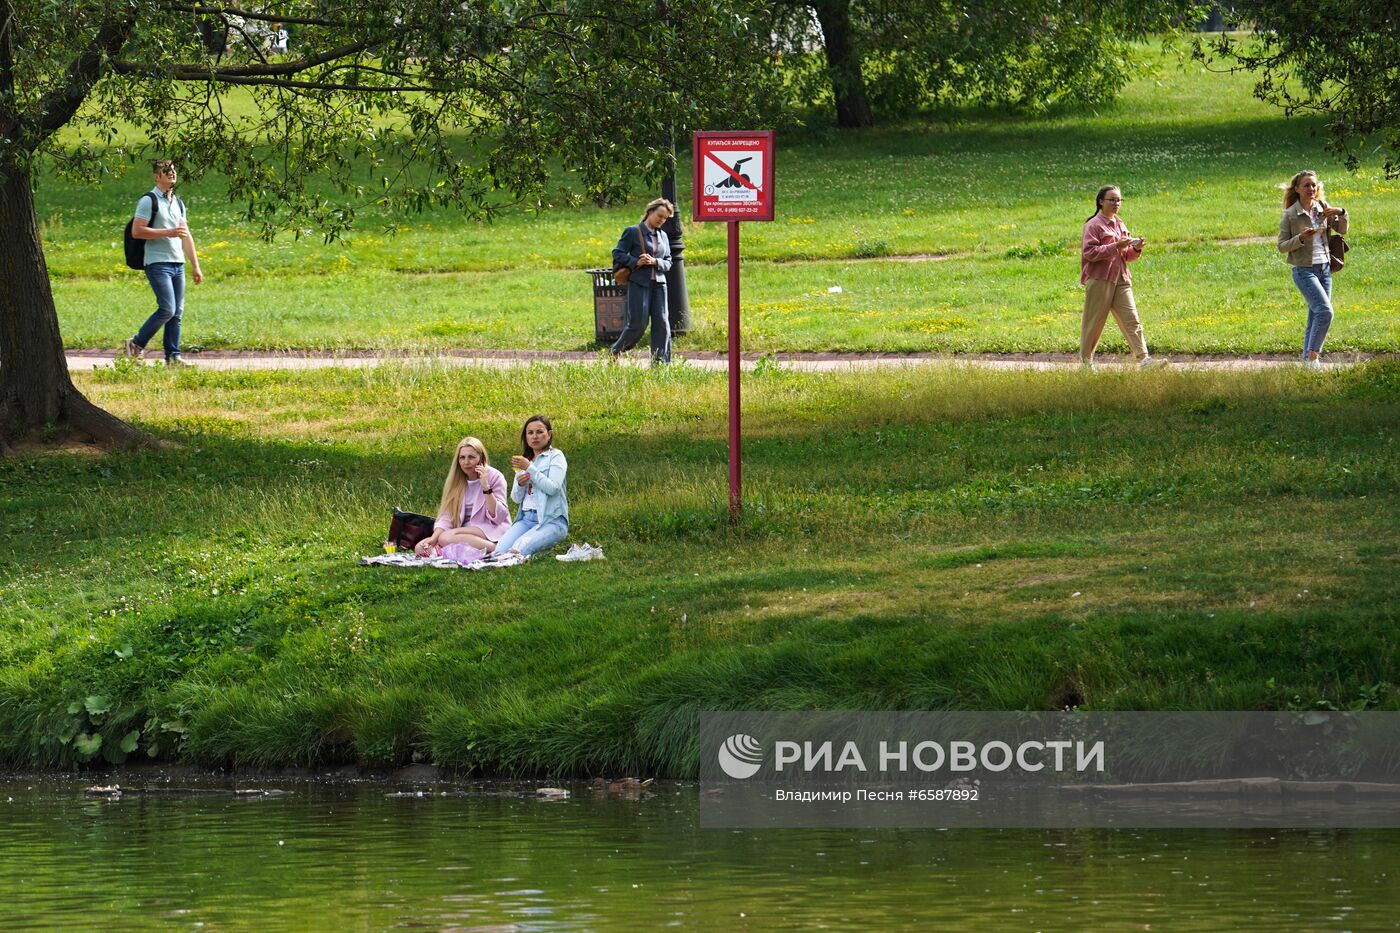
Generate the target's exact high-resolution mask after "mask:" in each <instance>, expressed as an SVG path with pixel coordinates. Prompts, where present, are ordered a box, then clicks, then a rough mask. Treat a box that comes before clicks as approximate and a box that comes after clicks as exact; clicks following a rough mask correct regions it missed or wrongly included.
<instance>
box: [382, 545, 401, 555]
mask: <svg viewBox="0 0 1400 933" xmlns="http://www.w3.org/2000/svg"><path fill="white" fill-rule="evenodd" d="M398 552H399V546H398V545H397V544H385V545H384V553H385V554H397V553H398Z"/></svg>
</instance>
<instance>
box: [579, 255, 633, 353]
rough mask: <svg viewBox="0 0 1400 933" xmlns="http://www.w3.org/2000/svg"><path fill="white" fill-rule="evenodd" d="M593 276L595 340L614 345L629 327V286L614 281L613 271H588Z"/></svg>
mask: <svg viewBox="0 0 1400 933" xmlns="http://www.w3.org/2000/svg"><path fill="white" fill-rule="evenodd" d="M586 271H587V272H588V274H589V275H591V276H593V339H594V340H597V341H598V342H599V343H612V342H613V341H614V340H616V339H617V338H618V337H621V336H622V331H623V329H624V328H625V327H626V326H627V286H626V285H619V284H617V283H616V282H614V281H613V273H612V270H611V269H588V270H586Z"/></svg>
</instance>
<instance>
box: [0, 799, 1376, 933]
mask: <svg viewBox="0 0 1400 933" xmlns="http://www.w3.org/2000/svg"><path fill="white" fill-rule="evenodd" d="M91 783H92V781H91V780H90V779H87V780H79V779H57V778H41V779H28V780H18V781H14V780H8V781H6V780H0V892H4V897H3V900H0V927H3V928H4V929H16V928H37V929H49V928H55V927H66V928H95V927H104V926H105V927H111V928H120V929H136V928H143V927H150V928H155V927H162V928H171V927H174V928H188V929H195V928H201V927H202V928H204V929H217V930H257V931H276V930H331V929H334V930H337V931H342V930H344V931H354V930H384V929H398V928H403V929H425V930H518V931H553V930H617V929H639V928H646V929H650V928H657V927H662V928H676V929H704V930H713V929H715V928H722V929H738V930H772V929H793V930H807V929H881V930H894V929H930V928H941V929H997V930H1071V929H1086V928H1094V929H1121V930H1134V929H1138V930H1141V929H1171V930H1188V931H1190V930H1219V929H1224V928H1258V929H1290V930H1298V929H1309V930H1348V929H1381V928H1387V929H1388V928H1391V927H1392V926H1393V925H1394V924H1395V923H1396V920H1395V911H1394V905H1395V904H1396V903H1400V832H1389V831H1379V830H1365V831H1363V830H1346V831H1340V830H1339V831H1331V832H1323V831H1290V832H1273V831H1265V830H1235V831H1210V832H1207V831H1167V830H1158V831H1150V832H1132V831H1108V830H1037V831H1015V830H971V829H961V830H949V831H929V830H920V831H912V830H911V831H898V830H881V831H864V832H860V831H855V832H852V831H849V830H781V831H777V830H772V831H753V830H733V831H729V830H704V831H702V830H700V829H699V828H698V825H697V824H698V819H697V807H698V806H699V802H698V798H697V794H696V792H695V789H694V787H693V786H686V785H658V786H655V787H654V788H653V789H652V790H653V793H651V794H650V795H649V796H647V797H646V798H644V799H640V800H638V799H620V798H618V797H617V796H615V795H608V796H603V797H595V796H594V795H593V794H592V793H591V792H590V790H589V788H587V787H577V788H575V795H574V796H573V797H572V798H570V799H567V800H543V799H537V798H536V797H535V796H533V794H528V793H527V794H516V793H513V792H507V789H504V788H502V787H501V786H498V785H487V786H483V787H481V788H479V789H478V792H473V793H468V794H462V793H459V792H457V791H454V792H453V793H452V794H451V795H448V796H441V795H437V794H436V793H434V794H429V795H426V796H421V797H419V796H408V797H404V796H388V794H389V793H390V792H391V791H392V790H394V788H389V787H386V786H384V785H381V784H349V783H340V784H329V785H327V784H320V783H315V782H303V783H284V784H279V785H276V786H277V787H278V788H280V789H282V790H285V791H288V793H285V794H283V795H280V796H245V797H238V796H234V795H233V794H232V793H231V791H230V790H229V789H228V788H226V787H218V786H209V785H204V786H202V787H201V788H200V790H201V792H200V793H189V794H150V795H147V794H142V795H130V796H124V797H122V798H121V799H119V800H106V799H89V798H87V797H85V796H84V793H83V791H84V788H86V787H87V786H88V785H90V784H91ZM182 783H188V782H182ZM263 786H271V785H263ZM526 790H527V791H528V788H527V789H526Z"/></svg>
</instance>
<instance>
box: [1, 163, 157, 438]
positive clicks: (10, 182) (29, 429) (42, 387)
mask: <svg viewBox="0 0 1400 933" xmlns="http://www.w3.org/2000/svg"><path fill="white" fill-rule="evenodd" d="M49 426H52V427H49ZM43 428H48V429H49V430H57V431H59V432H64V433H69V434H74V433H76V434H80V435H83V436H86V437H88V438H91V439H92V440H95V441H100V442H104V443H112V444H121V443H133V442H139V441H142V440H144V439H145V436H144V435H143V434H141V432H139V431H137V430H136V429H135V428H133V427H132V426H131V425H129V424H127V423H126V422H125V421H122V420H121V419H120V418H117V417H115V416H113V415H110V414H108V413H107V412H105V411H103V410H102V409H101V408H98V407H97V406H96V405H94V404H92V403H91V402H89V401H88V400H87V399H86V398H85V397H84V396H83V394H82V393H81V392H79V391H78V390H77V389H76V388H74V386H73V382H72V380H71V379H70V378H69V376H68V361H67V360H66V359H64V356H63V339H62V338H61V337H60V336H59V333H58V312H57V311H56V310H55V309H54V304H53V291H52V290H51V289H50V288H49V270H48V265H47V263H45V262H44V248H43V245H42V244H41V243H40V242H39V225H38V223H37V221H36V219H35V216H34V191H33V189H32V188H31V187H30V183H29V172H28V170H27V168H26V167H24V166H16V165H10V166H0V448H3V447H4V446H5V445H6V444H7V443H8V442H9V441H12V440H15V439H17V438H19V437H23V436H24V435H26V434H31V433H33V432H34V431H36V430H37V429H43Z"/></svg>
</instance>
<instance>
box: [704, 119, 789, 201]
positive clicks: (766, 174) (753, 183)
mask: <svg viewBox="0 0 1400 933" xmlns="http://www.w3.org/2000/svg"><path fill="white" fill-rule="evenodd" d="M694 152H695V156H694V157H695V169H694V171H695V202H694V203H695V215H694V217H695V220H698V221H704V220H772V219H773V134H772V133H771V132H770V131H763V130H759V131H738V130H736V131H734V132H706V131H702V132H698V133H696V134H695V150H694Z"/></svg>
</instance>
